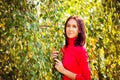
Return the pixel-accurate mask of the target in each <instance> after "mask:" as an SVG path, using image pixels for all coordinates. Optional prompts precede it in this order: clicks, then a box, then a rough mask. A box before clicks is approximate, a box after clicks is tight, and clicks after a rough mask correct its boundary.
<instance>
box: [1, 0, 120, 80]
mask: <svg viewBox="0 0 120 80" xmlns="http://www.w3.org/2000/svg"><path fill="white" fill-rule="evenodd" d="M70 15H78V16H81V17H82V18H83V19H84V21H85V26H86V33H87V34H86V35H87V40H86V49H87V52H88V56H89V64H90V68H91V77H92V80H120V0H0V80H61V79H62V78H61V77H62V75H61V74H60V73H59V72H57V71H56V70H55V69H54V67H53V64H54V62H53V61H52V60H51V58H50V54H51V52H52V51H53V50H59V49H60V48H61V47H62V46H63V45H64V43H65V42H64V39H65V37H64V24H65V21H66V19H67V18H68V17H69V16H70Z"/></svg>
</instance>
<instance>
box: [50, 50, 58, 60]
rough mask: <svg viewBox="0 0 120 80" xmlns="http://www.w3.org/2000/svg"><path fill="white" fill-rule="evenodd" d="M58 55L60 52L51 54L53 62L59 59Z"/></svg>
mask: <svg viewBox="0 0 120 80" xmlns="http://www.w3.org/2000/svg"><path fill="white" fill-rule="evenodd" d="M58 53H59V51H53V52H52V54H51V58H52V59H53V60H55V59H56V58H57V56H58Z"/></svg>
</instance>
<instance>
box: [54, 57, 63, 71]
mask: <svg viewBox="0 0 120 80" xmlns="http://www.w3.org/2000/svg"><path fill="white" fill-rule="evenodd" d="M55 61H56V63H55V68H56V69H57V70H58V71H59V72H61V73H63V71H64V70H65V68H64V66H63V64H62V62H61V61H60V60H58V59H55Z"/></svg>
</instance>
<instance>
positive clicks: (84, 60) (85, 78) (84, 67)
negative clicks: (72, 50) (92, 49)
mask: <svg viewBox="0 0 120 80" xmlns="http://www.w3.org/2000/svg"><path fill="white" fill-rule="evenodd" d="M78 54H79V57H78V58H77V61H78V64H79V65H80V69H81V74H77V75H76V79H75V80H91V79H90V67H89V64H88V56H87V52H86V50H85V49H84V48H82V49H81V51H80V52H79V53H78Z"/></svg>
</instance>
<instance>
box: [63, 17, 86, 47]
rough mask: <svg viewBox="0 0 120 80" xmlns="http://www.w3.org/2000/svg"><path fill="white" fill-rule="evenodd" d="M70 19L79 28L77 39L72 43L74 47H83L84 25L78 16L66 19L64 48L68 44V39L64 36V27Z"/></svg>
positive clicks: (84, 39) (84, 38) (84, 37)
mask: <svg viewBox="0 0 120 80" xmlns="http://www.w3.org/2000/svg"><path fill="white" fill-rule="evenodd" d="M70 19H74V20H75V21H76V22H77V25H78V27H79V30H80V33H78V36H77V39H76V40H75V42H74V45H75V46H84V44H85V41H86V35H85V25H84V21H83V20H82V19H81V18H80V17H79V16H70V17H68V19H67V20H66V22H65V28H64V30H65V46H66V47H67V46H68V45H69V44H68V37H67V35H66V26H67V23H68V21H69V20H70Z"/></svg>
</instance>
